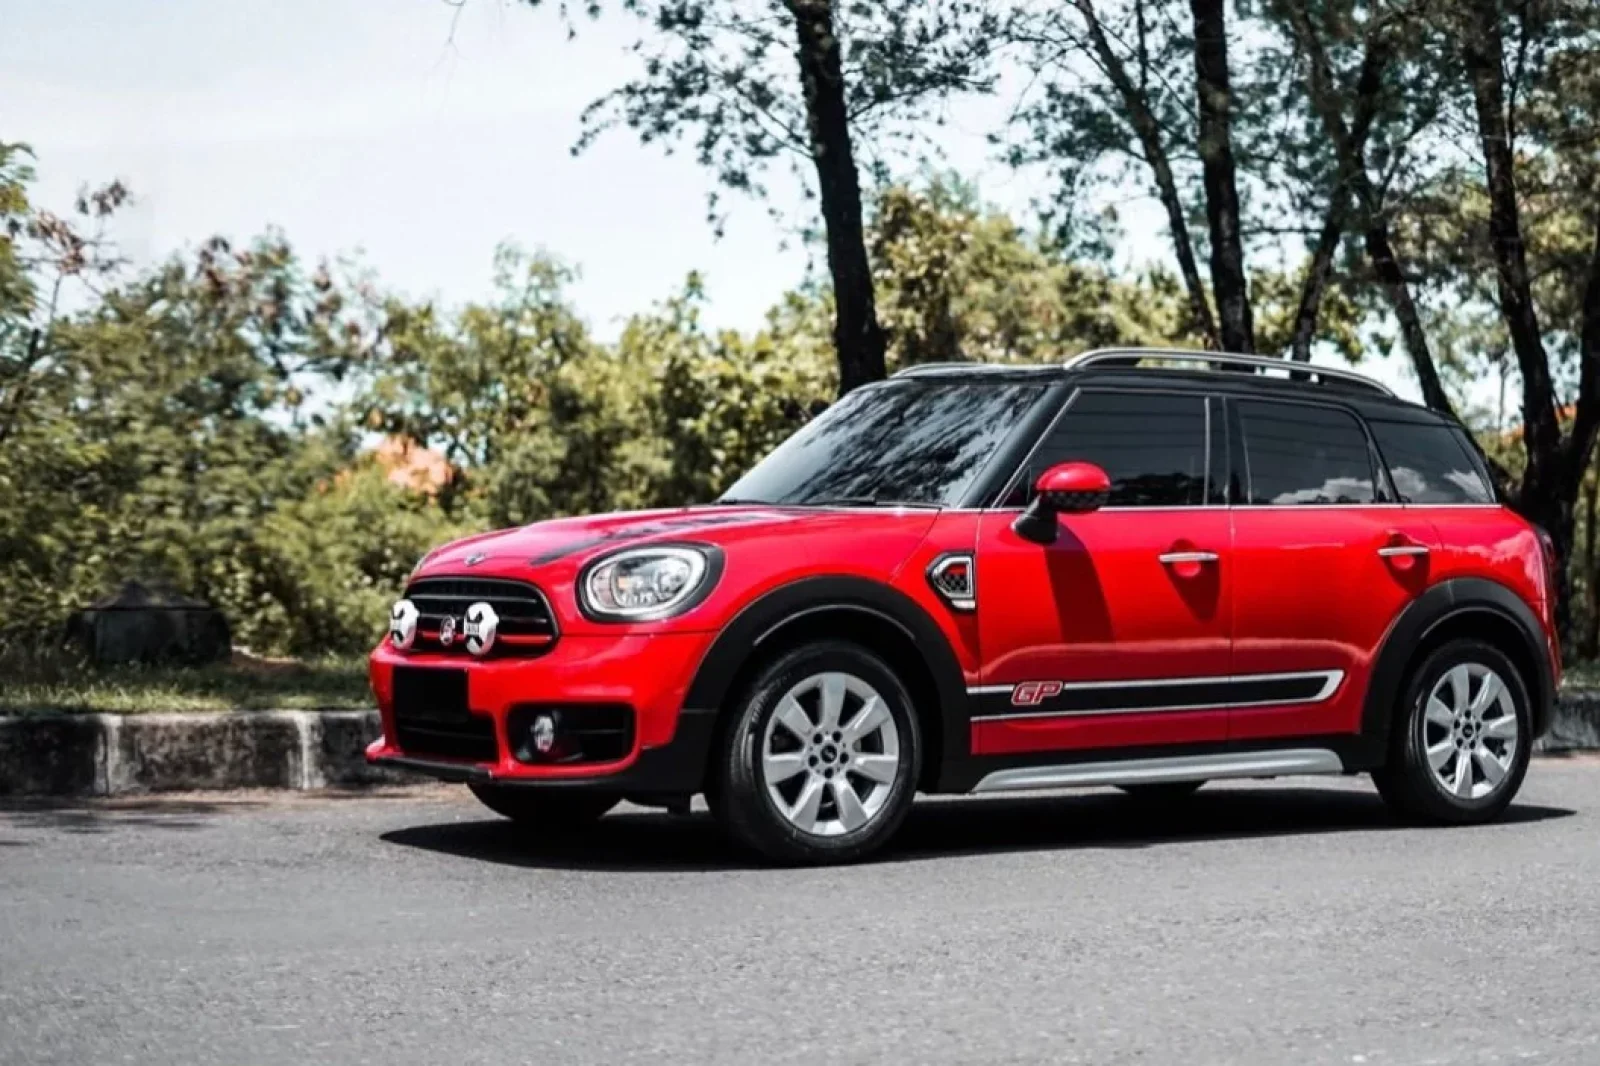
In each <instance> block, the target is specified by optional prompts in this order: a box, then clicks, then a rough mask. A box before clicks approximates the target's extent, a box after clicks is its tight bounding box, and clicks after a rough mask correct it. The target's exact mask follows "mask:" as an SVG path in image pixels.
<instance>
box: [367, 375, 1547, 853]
mask: <svg viewBox="0 0 1600 1066" xmlns="http://www.w3.org/2000/svg"><path fill="white" fill-rule="evenodd" d="M1152 363H1154V364H1155V365H1150V364H1152ZM1549 564H1550V553H1549V546H1548V542H1547V541H1546V540H1545V538H1544V537H1543V535H1542V534H1541V533H1540V532H1539V531H1538V530H1537V529H1535V528H1534V527H1532V526H1530V525H1529V524H1528V523H1527V522H1525V521H1523V520H1522V519H1521V518H1519V517H1517V516H1516V515H1515V514H1512V513H1511V512H1510V511H1509V510H1507V509H1506V508H1505V507H1503V506H1501V505H1500V504H1499V503H1498V502H1497V501H1496V499H1495V495H1494V490H1493V488H1492V483H1491V481H1490V478H1489V475H1488V471H1487V469H1486V467H1485V464H1484V461H1483V458H1482V456H1481V455H1480V453H1479V452H1478V450H1477V448H1476V446H1475V445H1474V443H1473V441H1472V438H1471V437H1470V436H1469V435H1468V434H1467V433H1466V432H1465V431H1464V430H1463V429H1462V428H1461V426H1459V425H1457V424H1456V423H1455V422H1452V421H1450V420H1448V419H1446V418H1442V417H1440V416H1439V415H1438V414H1435V413H1433V412H1431V411H1428V410H1425V409H1423V408H1420V407H1417V406H1414V405H1412V404H1409V403H1405V402H1402V401H1400V400H1397V399H1395V398H1394V396H1393V395H1391V394H1390V393H1389V392H1388V391H1387V390H1386V389H1384V388H1383V387H1382V386H1380V385H1378V384H1376V383H1374V382H1372V381H1369V380H1367V379H1366V378H1362V377H1359V376H1358V375H1355V374H1352V373H1349V372H1347V371H1337V370H1331V369H1327V368H1322V367H1309V366H1305V365H1303V364H1289V363H1285V362H1283V361H1281V360H1276V359H1264V358H1258V357H1249V356H1222V355H1217V354H1215V353H1196V352H1177V351H1159V352H1151V351H1144V350H1115V351H1104V352H1093V353H1090V354H1088V355H1084V356H1080V357H1078V358H1076V359H1074V360H1071V361H1070V362H1068V363H1066V364H1065V365H1058V366H1028V367H1010V366H1007V367H1000V366H980V365H972V364H961V365H937V366H919V367H915V368H913V369H910V370H906V371H903V372H901V373H900V374H897V375H896V376H895V377H894V378H892V379H891V380H889V381H886V382H882V383H879V384H876V385H872V386H869V387H866V388H862V389H858V390H856V391H855V392H852V393H850V394H849V395H848V396H846V397H844V398H843V399H841V400H840V401H839V402H838V403H836V404H835V405H833V406H832V407H831V408H829V409H828V410H827V411H826V412H824V413H823V414H822V415H820V416H819V417H817V418H816V419H815V420H813V421H812V422H810V423H809V424H808V425H806V426H805V427H804V428H803V429H801V430H800V431H799V432H798V433H796V434H795V435H794V436H793V437H791V438H790V439H789V440H788V441H786V442H785V443H784V444H783V445H782V446H780V447H779V448H778V449H777V450H776V451H774V452H773V453H772V454H771V455H769V456H768V457H767V458H766V459H764V460H762V462H761V463H760V464H758V465H757V466H756V467H755V468H754V469H753V470H751V471H750V472H749V473H748V474H746V475H745V476H744V477H743V478H742V479H741V480H740V481H739V482H738V483H737V484H736V485H734V486H733V487H732V488H731V489H730V490H729V491H728V493H727V495H725V496H724V497H723V498H721V499H719V500H717V501H716V502H714V503H712V504H709V505H706V506H701V507H690V508H685V509H682V510H673V511H651V512H645V513H636V514H613V515H599V516H593V517H587V518H567V519H559V520H556V521H550V522H540V523H537V524H535V525H531V526H527V527H525V528H522V529H512V530H506V531H502V532H496V533H488V534H484V535H482V536H478V537H472V538H469V539H466V540H463V541H458V542H457V543H454V544H450V545H448V546H446V547H443V548H440V549H438V550H436V551H434V552H432V553H430V554H429V555H428V556H427V557H426V558H425V559H423V561H422V562H421V563H420V564H419V565H418V567H417V569H416V571H415V572H414V573H413V575H412V576H411V579H410V582H409V584H408V586H407V588H406V592H405V598H404V599H402V600H401V601H400V602H399V603H397V604H396V605H395V607H394V610H393V613H392V616H391V619H390V632H389V635H388V636H387V637H386V639H385V640H384V641H383V643H382V644H381V645H380V646H379V647H378V649H377V650H376V651H374V652H373V655H372V664H371V674H372V684H373V688H374V690H375V692H376V694H377V698H378V703H379V705H380V707H381V708H382V712H383V731H384V735H383V738H382V739H380V740H379V741H377V742H376V743H375V744H373V745H372V747H371V748H370V749H369V751H368V757H369V758H370V759H371V760H373V761H374V762H378V763H385V764H389V765H394V766H400V767H405V768H409V769H412V770H420V771H422V772H423V773H426V774H431V775H433V776H435V777H438V778H442V779H444V780H447V781H464V782H466V783H467V784H468V785H469V786H470V787H471V789H472V791H473V792H474V793H475V794H476V795H477V797H478V798H479V799H480V800H482V801H483V802H484V803H485V804H486V805H488V806H489V807H490V808H492V809H493V810H495V811H497V812H499V813H500V814H503V815H506V816H509V817H511V818H513V819H517V820H519V821H523V820H526V821H528V822H532V823H536V824H539V825H542V826H544V827H546V828H547V829H550V830H555V829H559V828H562V827H570V826H571V825H573V824H574V823H580V822H583V821H587V820H592V819H594V818H597V817H599V816H600V815H602V814H603V813H604V812H605V811H607V810H609V809H610V808H611V807H612V806H613V805H615V804H616V803H617V802H618V801H620V800H622V799H628V800H631V801H633V802H635V803H643V804H653V805H658V806H665V807H667V808H669V809H675V810H682V809H686V808H687V806H688V804H689V801H690V798H691V797H692V796H693V795H695V794H696V793H703V794H704V795H705V797H706V799H707V802H708V803H709V805H710V807H711V810H712V811H713V813H714V814H715V816H716V817H717V818H718V819H719V820H720V821H721V822H722V823H723V824H724V825H725V826H726V827H727V828H728V829H729V830H730V831H731V832H732V833H733V834H734V836H736V837H737V838H738V839H739V840H740V841H742V842H744V843H745V844H747V845H750V846H752V847H754V848H756V849H758V850H759V851H761V852H763V853H765V854H766V855H768V856H770V857H772V858H775V859H778V860H782V861H789V862H818V861H839V860H845V859H853V858H858V857H860V856H863V855H865V854H867V853H868V852H871V851H873V850H874V849H876V848H878V847H879V846H880V845H882V844H883V843H884V842H885V841H886V840H888V839H889V837H890V836H892V835H893V834H894V832H895V830H896V828H897V827H898V826H899V825H900V824H901V822H902V821H903V819H904V818H905V817H906V813H907V811H908V810H909V808H910V806H911V802H912V798H913V796H914V794H915V793H917V792H918V791H922V792H956V793H962V792H998V791H1003V790H1009V789H1053V788H1062V787H1071V786H1086V785H1114V786H1117V787H1120V788H1122V789H1125V790H1127V791H1128V792H1131V793H1137V794H1141V795H1144V796H1146V797H1150V798H1155V797H1162V798H1175V797H1181V796H1183V795H1186V794H1188V793H1189V792H1191V791H1193V790H1194V789H1195V788H1197V787H1199V786H1200V785H1201V784H1202V783H1203V782H1205V781H1208V780H1212V779H1217V778H1228V777H1269V776H1273V775H1278V774H1324V773H1325V774H1353V773H1361V772H1366V773H1370V774H1371V775H1372V777H1373V780H1374V781H1375V782H1376V783H1377V786H1378V790H1379V791H1380V792H1381V793H1382V794H1383V797H1384V798H1385V799H1386V800H1387V801H1388V802H1389V803H1390V804H1392V805H1393V806H1394V807H1395V808H1396V809H1398V810H1399V811H1400V812H1402V813H1403V814H1405V815H1407V816H1409V817H1414V818H1421V819H1426V820H1431V821H1436V822H1454V823H1462V822H1479V821H1483V820H1486V819H1490V818H1493V817H1495V816H1496V815H1498V814H1499V813H1500V812H1501V811H1502V810H1504V809H1505V807H1506V805H1507V804H1508V803H1510V802H1511V799H1512V797H1513V796H1514V795H1515V793H1516V791H1517V788H1518V786H1519V785H1520V783H1521V781H1522V777H1523V774H1524V773H1525V772H1526V770H1527V767H1528V757H1529V753H1530V750H1531V748H1532V746H1533V742H1534V739H1535V738H1536V737H1537V736H1539V734H1540V733H1541V732H1542V731H1543V730H1544V728H1545V725H1546V723H1547V722H1548V720H1549V716H1550V707H1551V703H1552V700H1553V698H1554V694H1555V691H1556V685H1557V681H1558V676H1559V670H1560V663H1559V658H1558V653H1557V644H1556V639H1555V635H1554V631H1553V626H1552V618H1551V614H1552V602H1551V588H1552V582H1551V578H1550V569H1549Z"/></svg>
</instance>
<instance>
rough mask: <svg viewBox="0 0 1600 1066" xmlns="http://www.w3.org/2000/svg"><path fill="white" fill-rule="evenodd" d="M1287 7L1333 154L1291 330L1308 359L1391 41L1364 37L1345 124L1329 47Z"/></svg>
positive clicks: (1294, 350)
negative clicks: (1330, 180)
mask: <svg viewBox="0 0 1600 1066" xmlns="http://www.w3.org/2000/svg"><path fill="white" fill-rule="evenodd" d="M1286 8H1287V11H1286V14H1287V17H1288V20H1289V24H1290V26H1291V27H1292V28H1293V31H1294V34H1295V37H1296V38H1297V41H1298V43H1299V45H1300V47H1301V48H1302V49H1304V50H1305V52H1306V56H1307V58H1308V59H1309V61H1310V77H1309V78H1308V84H1307V88H1308V90H1309V91H1310V95H1311V100H1312V106H1313V107H1314V108H1315V109H1316V110H1317V112H1318V113H1319V115H1320V116H1321V118H1322V123H1323V126H1324V128H1325V129H1327V131H1328V133H1329V135H1330V136H1331V137H1332V138H1333V140H1334V156H1335V159H1336V163H1335V166H1334V175H1333V187H1332V188H1331V189H1329V190H1328V207H1327V211H1326V213H1325V215H1324V216H1323V221H1322V231H1321V232H1320V233H1319V234H1318V235H1317V244H1316V248H1315V250H1314V251H1313V252H1312V255H1311V265H1310V267H1309V268H1308V269H1307V271H1306V280H1305V282H1304V283H1303V284H1302V285H1301V287H1300V304H1299V306H1298V307H1297V308H1296V310H1295V318H1294V333H1293V334H1292V335H1291V337H1290V341H1289V354H1290V358H1292V359H1295V360H1298V361H1299V362H1310V361H1311V341H1312V339H1313V338H1314V337H1315V336H1316V331H1317V316H1318V314H1319V313H1320V311H1321V309H1322V297H1323V294H1324V293H1325V292H1326V291H1327V288H1328V277H1329V275H1330V274H1331V273H1332V270H1333V257H1334V255H1335V254H1336V253H1337V252H1338V250H1339V242H1340V241H1341V240H1342V239H1343V238H1344V230H1345V225H1346V222H1347V221H1348V219H1349V217H1350V208H1351V201H1352V198H1353V186H1354V185H1355V183H1356V181H1357V178H1358V177H1365V174H1366V152H1367V135H1368V134H1369V133H1370V132H1371V130H1372V122H1373V119H1374V117H1375V116H1376V115H1377V110H1378V92H1379V90H1380V89H1381V88H1382V87H1383V72H1384V68H1385V67H1387V66H1388V63H1389V47H1388V44H1387V43H1386V42H1385V40H1384V39H1383V38H1382V37H1381V36H1378V35H1376V34H1374V35H1373V36H1371V37H1369V38H1368V39H1367V42H1366V47H1365V49H1364V51H1363V54H1362V57H1361V72H1360V74H1359V75H1357V77H1356V85H1355V97H1356V100H1355V114H1354V117H1353V118H1352V120H1351V122H1350V125H1349V127H1348V128H1346V127H1345V124H1344V115H1343V113H1342V112H1343V102H1342V99H1343V93H1342V92H1341V91H1340V90H1339V88H1338V87H1337V86H1335V85H1334V79H1333V73H1332V71H1331V70H1330V69H1329V66H1328V57H1327V52H1326V51H1325V50H1324V48H1323V47H1322V41H1321V40H1320V39H1319V38H1318V37H1317V32H1316V28H1315V27H1314V26H1313V25H1312V23H1311V18H1310V16H1309V14H1308V12H1307V11H1306V9H1305V8H1304V7H1303V6H1301V5H1300V4H1299V3H1297V2H1291V3H1289V4H1288V5H1286Z"/></svg>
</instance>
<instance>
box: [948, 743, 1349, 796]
mask: <svg viewBox="0 0 1600 1066" xmlns="http://www.w3.org/2000/svg"><path fill="white" fill-rule="evenodd" d="M1343 772H1344V763H1342V762H1340V761H1339V756H1337V755H1335V754H1334V753H1333V752H1331V751H1327V750H1325V749H1323V748H1284V749H1282V750H1278V751H1241V752H1223V753H1220V754H1217V755H1176V756H1172V757H1171V758H1163V759H1118V760H1115V761H1112V762H1092V763H1068V764H1065V765H1062V766H1024V767H1018V768H1017V769H1015V770H996V771H995V772H994V773H992V774H989V775H988V776H986V777H985V778H984V779H983V780H982V781H979V782H978V784H977V787H976V788H974V789H973V790H972V791H974V792H1009V791H1014V790H1017V789H1028V788H1085V787H1089V786H1094V785H1157V784H1162V783H1163V782H1167V781H1209V780H1213V779H1215V778H1219V777H1277V776H1278V775H1280V774H1340V773H1343Z"/></svg>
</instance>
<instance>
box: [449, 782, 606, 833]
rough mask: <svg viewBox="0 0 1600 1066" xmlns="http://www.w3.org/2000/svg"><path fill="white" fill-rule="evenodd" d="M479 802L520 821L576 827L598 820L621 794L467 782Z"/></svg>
mask: <svg viewBox="0 0 1600 1066" xmlns="http://www.w3.org/2000/svg"><path fill="white" fill-rule="evenodd" d="M467 787H468V788H470V789H471V790H472V794H473V795H474V796H476V797H478V802H480V803H482V804H483V805H484V806H485V807H487V808H489V809H490V810H491V811H493V812H494V813H496V814H498V815H500V816H501V817H504V818H510V819H511V820H512V821H513V822H516V823H517V824H518V825H530V826H537V827H539V828H540V829H543V830H547V831H550V832H561V831H562V830H566V829H576V828H581V827H582V826H586V825H589V824H591V823H593V822H595V821H598V820H599V818H600V816H601V815H603V814H605V813H606V812H607V811H609V810H610V809H611V808H613V807H615V806H616V805H617V803H618V802H620V800H621V797H619V796H612V795H608V794H605V793H597V792H576V791H573V792H566V791H556V790H547V789H538V788H526V787H519V786H517V785H476V784H470V785H468V786H467Z"/></svg>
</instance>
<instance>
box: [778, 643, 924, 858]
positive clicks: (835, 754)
mask: <svg viewBox="0 0 1600 1066" xmlns="http://www.w3.org/2000/svg"><path fill="white" fill-rule="evenodd" d="M899 773H900V731H899V729H898V728H897V727H896V726H895V722H894V715H893V714H892V713H891V712H890V710H889V705H888V704H887V703H886V702H885V701H884V699H883V697H882V696H881V695H880V694H879V693H878V690H877V689H875V688H873V687H872V686H871V685H869V684H868V683H867V682H865V681H863V680H862V679H861V678H859V677H856V676H855V675H853V674H847V673H840V672H828V673H819V674H813V675H811V676H810V677H807V678H805V679H803V680H801V681H800V682H799V683H797V684H795V685H794V686H793V687H791V688H790V689H789V691H788V692H786V693H784V695H783V698H782V699H780V700H779V701H778V705H777V707H776V708H775V709H774V710H773V713H772V715H771V717H770V718H769V719H768V720H767V727H766V730H765V732H764V734H763V736H762V741H761V775H762V780H763V783H764V784H765V786H766V789H767V794H768V796H769V797H770V798H771V800H772V803H773V805H774V806H775V807H776V808H777V809H778V811H779V813H780V814H781V815H782V816H783V818H784V819H785V820H786V821H787V822H788V823H789V824H790V825H792V826H794V827H795V828H796V829H798V830H800V831H801V832H803V833H807V834H810V835H812V836H820V837H830V836H842V835H844V834H846V833H853V832H855V831H856V830H858V829H860V828H862V827H863V826H865V825H868V824H869V823H871V822H872V820H873V819H874V818H876V817H877V816H878V814H879V813H880V812H881V811H882V810H883V808H884V805H885V804H886V803H887V802H888V800H889V797H890V795H891V794H892V793H893V791H894V786H895V781H896V779H897V777H898V776H899Z"/></svg>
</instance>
